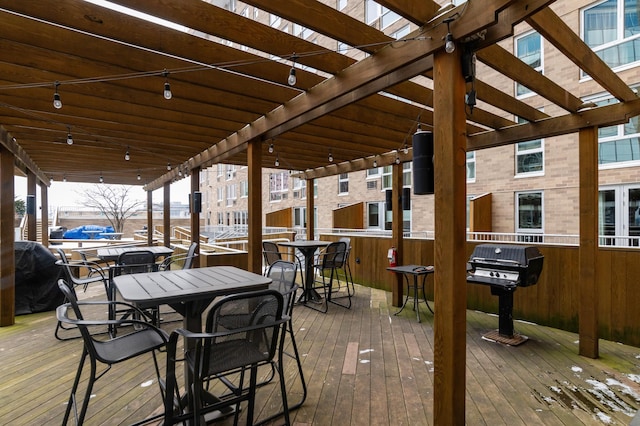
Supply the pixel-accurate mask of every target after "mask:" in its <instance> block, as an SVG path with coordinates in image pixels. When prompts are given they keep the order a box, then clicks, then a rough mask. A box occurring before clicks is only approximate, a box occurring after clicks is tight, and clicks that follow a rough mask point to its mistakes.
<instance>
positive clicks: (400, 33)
mask: <svg viewBox="0 0 640 426" xmlns="http://www.w3.org/2000/svg"><path fill="white" fill-rule="evenodd" d="M408 35H409V25H405V26H404V27H402V28H400V29H399V30H398V31H395V32H393V33H391V34H390V36H391V38H395V39H396V40H400V39H401V38H404V37H406V36H408Z"/></svg>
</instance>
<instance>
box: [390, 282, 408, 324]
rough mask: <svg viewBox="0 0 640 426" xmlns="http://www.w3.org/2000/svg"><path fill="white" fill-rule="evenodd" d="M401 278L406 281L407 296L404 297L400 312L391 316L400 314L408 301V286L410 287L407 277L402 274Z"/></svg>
mask: <svg viewBox="0 0 640 426" xmlns="http://www.w3.org/2000/svg"><path fill="white" fill-rule="evenodd" d="M402 276H403V277H404V279H405V280H406V281H407V295H406V296H405V299H404V303H403V304H402V307H401V308H400V310H399V311H398V312H396V313H395V314H393V315H398V314H399V313H400V312H402V310H403V309H404V307H405V306H407V302H408V301H409V285H410V284H409V277H407V276H406V275H405V274H402Z"/></svg>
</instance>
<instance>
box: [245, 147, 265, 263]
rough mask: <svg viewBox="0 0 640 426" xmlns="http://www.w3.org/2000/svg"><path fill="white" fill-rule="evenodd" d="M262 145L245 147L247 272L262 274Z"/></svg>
mask: <svg viewBox="0 0 640 426" xmlns="http://www.w3.org/2000/svg"><path fill="white" fill-rule="evenodd" d="M261 145H262V143H261V141H260V140H259V139H254V140H252V141H250V142H249V145H248V146H247V164H248V166H249V167H248V169H249V200H248V201H249V247H248V251H249V259H248V262H247V263H248V264H247V267H248V270H249V272H254V273H256V274H261V273H262V146H261Z"/></svg>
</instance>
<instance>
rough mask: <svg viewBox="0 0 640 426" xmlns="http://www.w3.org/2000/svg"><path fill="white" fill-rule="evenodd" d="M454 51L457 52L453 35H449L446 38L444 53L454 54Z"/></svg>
mask: <svg viewBox="0 0 640 426" xmlns="http://www.w3.org/2000/svg"><path fill="white" fill-rule="evenodd" d="M454 50H456V44H455V43H454V42H453V35H452V34H451V33H447V36H446V37H445V38H444V51H445V52H447V53H453V51H454Z"/></svg>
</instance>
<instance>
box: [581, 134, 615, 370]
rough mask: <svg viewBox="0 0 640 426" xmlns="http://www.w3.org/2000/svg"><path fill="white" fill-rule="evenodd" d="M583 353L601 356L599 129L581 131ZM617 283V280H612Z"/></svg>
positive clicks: (587, 355)
mask: <svg viewBox="0 0 640 426" xmlns="http://www.w3.org/2000/svg"><path fill="white" fill-rule="evenodd" d="M579 143H580V147H579V150H578V151H579V156H578V157H579V161H580V167H579V169H580V172H579V173H580V177H579V182H580V186H579V191H580V250H579V254H578V258H579V263H580V276H579V277H578V280H579V282H580V295H579V299H580V307H579V310H578V315H579V316H578V333H579V336H580V343H579V353H580V355H582V356H586V357H589V358H598V284H597V282H596V279H597V276H598V273H597V264H598V235H599V233H598V211H599V209H598V128H597V127H590V128H585V129H582V130H580V138H579ZM612 284H613V283H612Z"/></svg>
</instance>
